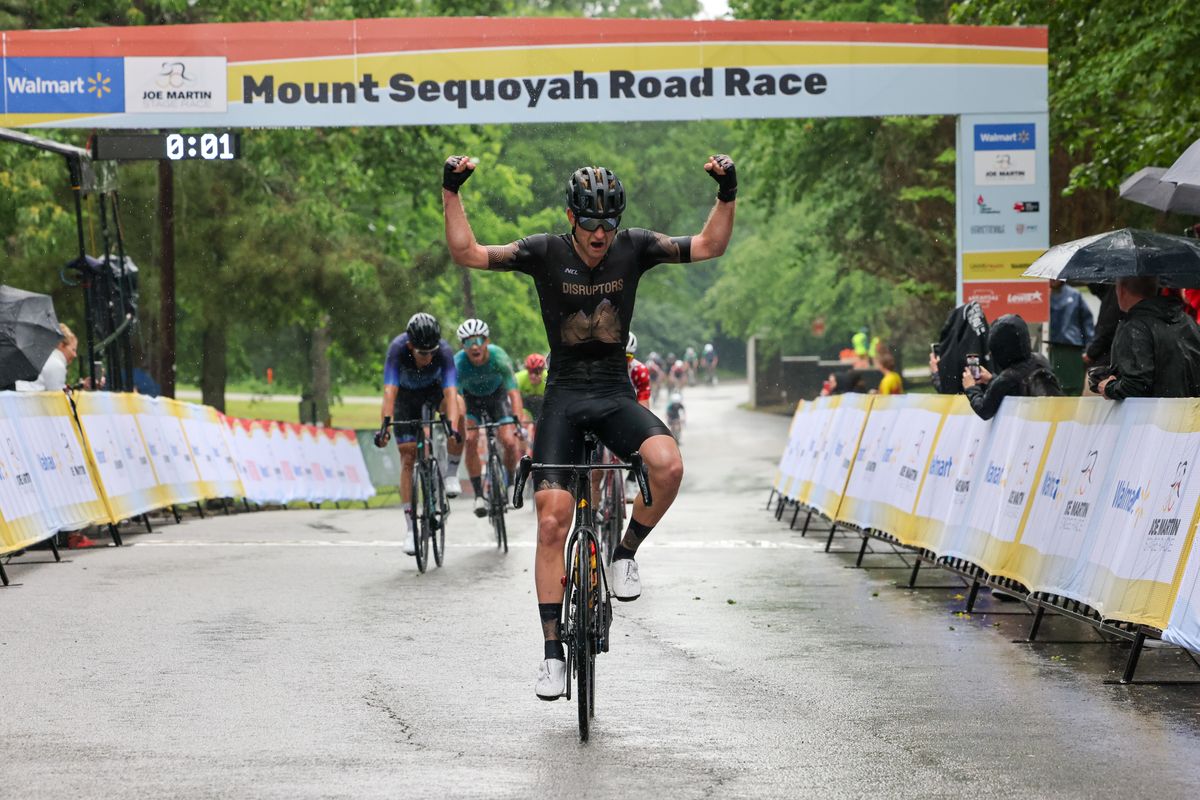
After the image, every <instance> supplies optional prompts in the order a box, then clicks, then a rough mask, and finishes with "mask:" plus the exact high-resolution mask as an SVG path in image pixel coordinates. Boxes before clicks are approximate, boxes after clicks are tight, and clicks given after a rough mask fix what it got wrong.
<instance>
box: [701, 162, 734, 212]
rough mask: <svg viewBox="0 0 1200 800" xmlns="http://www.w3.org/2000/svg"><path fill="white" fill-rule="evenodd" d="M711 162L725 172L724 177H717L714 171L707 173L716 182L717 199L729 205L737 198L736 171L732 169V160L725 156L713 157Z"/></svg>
mask: <svg viewBox="0 0 1200 800" xmlns="http://www.w3.org/2000/svg"><path fill="white" fill-rule="evenodd" d="M713 160H714V161H716V162H717V164H718V166H720V167H721V169H723V170H725V174H724V175H718V174H717V171H716V170H715V169H714V170H709V172H708V174H709V175H712V179H713V180H714V181H716V182H717V199H718V200H720V201H721V202H722V203H731V202H733V201H734V200H735V199H736V198H737V170H736V169H734V166H733V159H732V158H730V157H729V156H727V155H715V156H713Z"/></svg>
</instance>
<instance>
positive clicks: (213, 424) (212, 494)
mask: <svg viewBox="0 0 1200 800" xmlns="http://www.w3.org/2000/svg"><path fill="white" fill-rule="evenodd" d="M174 408H175V413H176V415H177V416H178V417H179V422H180V424H181V425H182V426H183V433H184V436H185V437H186V438H187V442H188V447H189V448H191V454H192V463H194V464H195V465H196V471H197V472H199V474H200V483H201V491H202V492H203V495H204V497H205V499H213V498H217V497H242V496H244V495H245V489H244V487H243V486H242V478H241V475H239V474H238V468H237V463H236V461H235V459H234V456H233V450H232V449H231V447H230V442H229V438H228V434H227V433H226V431H227V427H226V425H225V423H224V421H223V420H222V419H221V414H220V412H219V411H217V410H216V409H215V408H212V407H211V406H202V405H197V404H195V403H178V402H177V403H175V404H174Z"/></svg>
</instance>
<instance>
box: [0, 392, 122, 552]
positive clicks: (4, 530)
mask: <svg viewBox="0 0 1200 800" xmlns="http://www.w3.org/2000/svg"><path fill="white" fill-rule="evenodd" d="M108 521H109V512H108V508H107V507H106V506H105V504H104V500H103V497H102V495H101V493H100V486H99V484H98V483H97V480H96V474H95V472H94V471H93V466H92V464H91V463H90V462H89V460H88V456H87V451H86V449H85V447H84V443H83V440H82V439H81V438H80V435H79V430H78V428H76V426H75V419H74V416H73V415H72V413H71V407H70V402H69V401H68V400H67V397H66V395H65V394H63V393H62V392H38V393H18V392H0V553H5V552H11V551H13V550H19V549H21V548H24V547H28V546H29V545H31V544H34V543H35V542H39V541H41V540H43V539H46V538H49V537H50V536H53V535H54V534H55V533H57V532H58V531H63V530H77V529H80V528H84V527H87V526H88V525H92V524H97V523H104V522H108Z"/></svg>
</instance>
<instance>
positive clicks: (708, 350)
mask: <svg viewBox="0 0 1200 800" xmlns="http://www.w3.org/2000/svg"><path fill="white" fill-rule="evenodd" d="M712 351H713V346H712V344H711V343H709V344H706V345H704V352H706V353H711V352H712Z"/></svg>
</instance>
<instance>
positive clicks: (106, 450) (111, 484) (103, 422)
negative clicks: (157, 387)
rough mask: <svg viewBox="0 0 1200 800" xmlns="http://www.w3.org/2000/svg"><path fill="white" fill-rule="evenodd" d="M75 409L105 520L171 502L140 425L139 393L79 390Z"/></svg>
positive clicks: (119, 518)
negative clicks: (106, 514) (100, 492)
mask: <svg viewBox="0 0 1200 800" xmlns="http://www.w3.org/2000/svg"><path fill="white" fill-rule="evenodd" d="M74 397H75V410H76V413H77V414H78V415H79V424H80V427H81V428H82V429H83V435H84V439H85V440H86V442H87V446H88V450H89V451H90V452H91V454H92V459H93V460H94V462H95V464H96V473H97V475H98V477H99V479H100V485H101V487H102V488H103V494H104V500H105V503H106V504H107V506H108V511H109V517H110V521H112V522H117V521H119V520H122V519H128V518H129V517H133V516H136V515H138V514H141V513H143V512H146V511H150V510H152V509H155V508H162V507H163V506H167V505H170V504H171V496H170V493H169V492H168V491H167V489H166V487H165V486H164V485H163V481H162V479H161V478H160V476H159V474H158V472H157V471H156V469H155V464H154V463H153V462H152V461H151V457H150V450H149V448H148V447H147V444H146V438H145V437H144V436H143V435H142V429H141V427H140V426H139V425H138V414H139V413H140V412H141V411H142V410H143V404H142V402H141V401H142V399H143V398H142V397H141V396H140V395H134V394H115V393H111V392H78V393H77V394H76V395H75V396H74Z"/></svg>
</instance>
